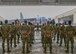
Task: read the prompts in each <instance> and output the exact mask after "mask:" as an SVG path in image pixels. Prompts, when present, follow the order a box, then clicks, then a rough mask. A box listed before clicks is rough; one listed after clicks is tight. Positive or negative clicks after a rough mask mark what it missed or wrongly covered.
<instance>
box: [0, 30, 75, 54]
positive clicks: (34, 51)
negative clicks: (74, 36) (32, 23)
mask: <svg viewBox="0 0 76 54" xmlns="http://www.w3.org/2000/svg"><path fill="white" fill-rule="evenodd" d="M34 38H35V40H34V44H32V48H31V52H30V53H29V54H45V53H43V47H42V43H41V32H40V31H35V33H34ZM52 47H53V50H52V54H67V53H65V47H64V45H63V46H62V47H59V45H58V44H57V43H56V42H55V41H53V44H52ZM11 50H12V52H11V53H5V54H22V52H21V51H22V43H20V44H18V46H17V47H16V48H14V47H13V49H11ZM0 54H2V45H1V38H0ZM46 54H50V53H49V50H47V53H46ZM68 54H71V53H68ZM74 54H76V40H75V44H74Z"/></svg>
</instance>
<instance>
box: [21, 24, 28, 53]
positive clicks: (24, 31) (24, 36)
mask: <svg viewBox="0 0 76 54" xmlns="http://www.w3.org/2000/svg"><path fill="white" fill-rule="evenodd" d="M29 32H30V27H29V25H22V26H21V38H22V44H23V46H22V48H23V51H22V52H23V53H25V43H26V44H27V46H26V50H27V53H28V52H29V48H28V47H29Z"/></svg>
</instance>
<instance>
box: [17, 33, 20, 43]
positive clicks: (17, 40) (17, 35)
mask: <svg viewBox="0 0 76 54" xmlns="http://www.w3.org/2000/svg"><path fill="white" fill-rule="evenodd" d="M17 36H18V39H17V43H20V42H19V41H20V34H19V33H17Z"/></svg>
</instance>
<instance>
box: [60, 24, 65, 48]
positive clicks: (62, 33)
mask: <svg viewBox="0 0 76 54" xmlns="http://www.w3.org/2000/svg"><path fill="white" fill-rule="evenodd" d="M63 39H64V43H65V47H66V31H65V26H64V24H62V26H60V46H61V45H62V40H63Z"/></svg>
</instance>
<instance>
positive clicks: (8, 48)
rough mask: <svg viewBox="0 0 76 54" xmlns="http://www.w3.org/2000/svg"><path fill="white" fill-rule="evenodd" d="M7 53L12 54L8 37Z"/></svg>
mask: <svg viewBox="0 0 76 54" xmlns="http://www.w3.org/2000/svg"><path fill="white" fill-rule="evenodd" d="M7 52H10V38H9V37H7Z"/></svg>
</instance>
